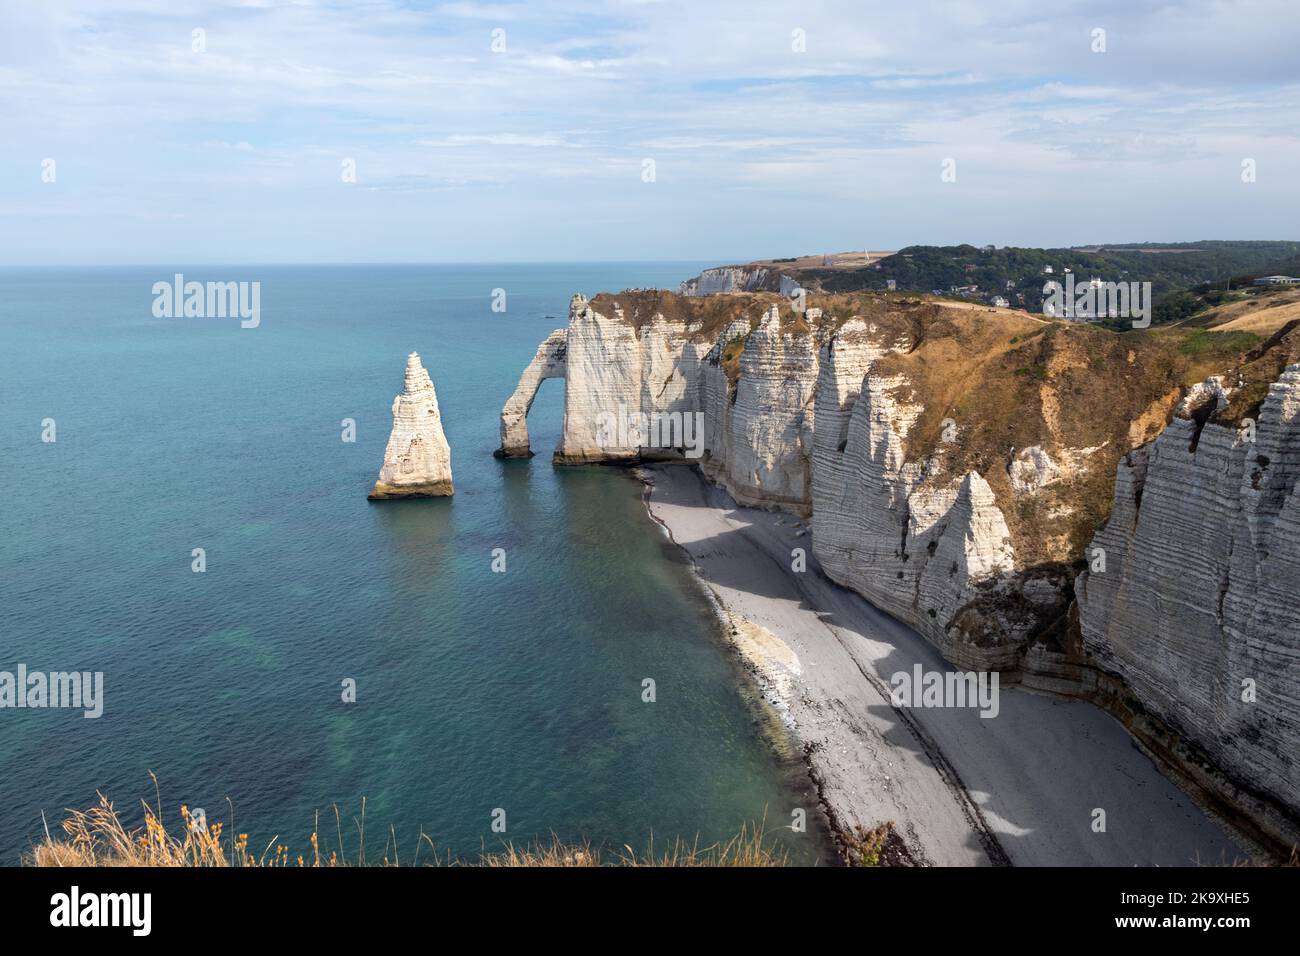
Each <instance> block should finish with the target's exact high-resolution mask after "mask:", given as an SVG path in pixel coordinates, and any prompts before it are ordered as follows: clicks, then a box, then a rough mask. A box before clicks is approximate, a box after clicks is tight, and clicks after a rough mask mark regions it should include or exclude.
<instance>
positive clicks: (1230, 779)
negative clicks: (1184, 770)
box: [1075, 365, 1300, 841]
mask: <svg viewBox="0 0 1300 956" xmlns="http://www.w3.org/2000/svg"><path fill="white" fill-rule="evenodd" d="M1231 401H1232V400H1231V397H1230V395H1229V394H1227V393H1225V390H1224V388H1223V385H1222V382H1221V381H1219V380H1217V379H1211V380H1209V381H1207V382H1206V383H1205V385H1204V386H1202V387H1200V388H1198V389H1194V390H1193V392H1192V393H1191V394H1190V395H1189V397H1188V400H1187V401H1186V402H1184V403H1183V405H1182V406H1180V408H1179V409H1178V416H1177V417H1175V418H1174V420H1173V421H1171V422H1170V423H1169V426H1168V427H1167V428H1165V430H1164V431H1163V432H1162V433H1161V434H1160V436H1159V437H1158V438H1156V440H1155V441H1153V442H1152V443H1151V444H1149V445H1146V446H1144V447H1141V448H1138V449H1135V450H1134V451H1133V452H1131V453H1130V454H1129V455H1127V456H1126V457H1125V458H1124V460H1123V461H1122V462H1121V464H1120V466H1119V470H1118V476H1117V480H1116V483H1115V496H1114V502H1113V505H1112V508H1111V514H1110V518H1109V520H1108V521H1107V522H1106V524H1105V525H1104V527H1102V529H1101V530H1100V531H1099V532H1098V533H1097V536H1096V537H1095V538H1094V540H1093V542H1092V549H1091V552H1092V553H1093V555H1094V560H1093V561H1092V562H1091V564H1090V566H1089V568H1088V569H1087V570H1085V571H1084V572H1083V573H1081V574H1080V575H1079V577H1078V580H1077V581H1076V583H1075V595H1076V600H1077V602H1078V610H1079V625H1080V629H1081V632H1082V638H1083V651H1084V654H1085V655H1086V657H1087V658H1088V659H1089V660H1090V663H1091V664H1092V665H1093V666H1095V667H1097V668H1099V669H1100V670H1101V671H1102V672H1103V673H1104V674H1105V675H1108V676H1113V677H1116V678H1118V679H1119V680H1120V681H1122V682H1123V684H1124V685H1125V686H1126V687H1127V688H1128V692H1129V693H1130V694H1131V695H1132V697H1133V698H1134V699H1135V703H1136V704H1137V705H1139V706H1140V708H1141V709H1143V710H1145V711H1146V712H1148V714H1149V715H1150V716H1153V717H1155V718H1157V719H1158V721H1159V723H1160V724H1162V725H1163V726H1164V727H1165V728H1167V732H1168V734H1170V735H1172V736H1175V737H1176V738H1177V742H1176V743H1175V744H1174V746H1177V747H1179V748H1181V749H1183V750H1184V751H1186V752H1187V756H1188V757H1189V760H1188V762H1189V763H1194V760H1196V759H1198V760H1199V761H1200V762H1201V763H1202V764H1203V766H1200V767H1197V768H1196V769H1195V770H1194V771H1193V772H1195V774H1196V776H1197V777H1198V778H1199V779H1200V780H1201V782H1206V781H1210V782H1211V783H1212V784H1213V785H1214V786H1215V787H1217V789H1219V791H1220V792H1221V793H1222V794H1223V795H1224V796H1225V797H1226V798H1227V799H1228V801H1229V802H1231V803H1232V804H1233V805H1234V806H1237V807H1241V806H1243V805H1245V806H1247V807H1249V815H1251V816H1252V817H1254V818H1255V820H1256V821H1257V822H1258V823H1259V824H1260V825H1261V826H1262V827H1263V828H1264V829H1265V831H1266V832H1268V833H1270V835H1273V836H1275V837H1276V838H1278V839H1280V840H1283V841H1285V840H1287V839H1290V840H1292V841H1294V840H1295V839H1297V829H1296V827H1295V822H1294V820H1293V819H1290V817H1291V814H1292V813H1293V811H1294V809H1295V808H1296V807H1298V806H1300V588H1297V584H1300V495H1298V494H1297V493H1296V479H1297V478H1298V477H1300V365H1292V366H1290V367H1289V368H1287V369H1286V371H1285V372H1283V374H1282V375H1281V377H1280V378H1279V379H1278V381H1277V382H1276V383H1274V384H1273V385H1272V387H1271V388H1270V390H1269V394H1268V397H1267V399H1266V400H1265V401H1264V403H1263V405H1262V407H1261V408H1260V410H1259V413H1258V420H1257V421H1252V422H1250V423H1243V425H1241V426H1238V427H1229V426H1225V425H1221V424H1216V423H1213V422H1204V423H1203V422H1202V421H1198V419H1200V418H1202V417H1203V415H1204V414H1206V413H1210V414H1213V413H1214V412H1217V411H1220V410H1221V409H1222V408H1223V407H1224V406H1226V405H1230V404H1231ZM1096 556H1102V557H1104V563H1103V562H1099V561H1097V560H1096ZM1193 751H1194V752H1195V753H1194V754H1193ZM1209 768H1214V769H1215V770H1219V771H1222V774H1221V775H1219V777H1220V778H1219V779H1217V780H1215V779H1213V778H1214V777H1215V776H1216V775H1215V774H1213V773H1212V772H1207V771H1208V770H1209Z"/></svg>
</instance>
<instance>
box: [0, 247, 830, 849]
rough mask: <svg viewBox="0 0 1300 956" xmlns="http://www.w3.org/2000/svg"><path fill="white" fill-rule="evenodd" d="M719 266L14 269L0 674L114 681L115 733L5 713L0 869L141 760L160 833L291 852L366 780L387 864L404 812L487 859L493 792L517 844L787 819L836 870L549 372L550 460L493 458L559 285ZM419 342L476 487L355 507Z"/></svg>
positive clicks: (119, 782)
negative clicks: (183, 298) (222, 293)
mask: <svg viewBox="0 0 1300 956" xmlns="http://www.w3.org/2000/svg"><path fill="white" fill-rule="evenodd" d="M701 265H702V264H699V263H676V264H673V263H668V264H665V263H654V264H607V265H581V266H577V265H565V266H556V265H546V266H520V265H512V266H493V265H478V266H459V265H458V266H391V267H380V266H353V267H323V268H322V267H289V266H282V267H202V268H201V267H188V268H173V267H170V266H166V267H153V268H143V267H130V268H102V269H77V270H70V269H39V270H14V269H5V270H0V499H2V500H3V504H2V505H0V671H14V670H16V668H17V665H18V664H19V663H23V664H26V665H27V666H28V668H29V669H31V670H46V671H50V670H74V669H75V670H88V671H103V672H104V675H105V676H104V682H105V688H104V697H105V710H104V716H103V717H102V718H101V719H99V720H87V719H85V718H83V717H82V716H81V713H80V712H79V711H55V710H43V711H38V710H13V709H3V710H0V864H6V865H8V864H13V863H16V862H17V861H18V859H19V855H20V854H21V853H22V851H24V850H26V849H27V848H29V847H30V845H31V843H32V842H33V841H34V840H35V839H37V837H38V836H39V835H40V833H41V828H42V821H41V812H42V811H45V813H46V815H47V817H48V818H49V819H50V821H51V825H53V824H54V823H56V822H57V821H58V820H59V819H61V817H62V810H63V808H65V807H84V806H86V805H88V804H90V803H91V802H93V800H94V799H95V792H96V791H97V790H101V791H104V792H105V793H107V794H109V795H110V796H111V797H112V798H113V799H114V800H115V801H116V802H117V804H118V806H119V807H123V808H131V809H132V810H133V815H135V814H134V808H135V807H138V805H139V801H140V799H142V798H145V797H149V798H152V796H153V785H152V783H151V782H150V780H149V777H148V775H147V772H148V771H150V770H152V771H153V772H154V773H155V774H157V777H158V779H159V781H160V783H161V786H162V800H163V806H164V810H166V811H167V812H168V813H170V814H172V815H175V813H176V810H177V808H178V807H179V805H180V804H181V803H186V804H188V805H189V806H191V807H203V808H204V809H205V810H206V811H207V814H208V817H209V820H214V819H218V818H220V819H222V820H226V821H229V808H228V806H227V804H226V798H227V797H229V798H230V799H231V800H232V801H233V802H234V808H235V811H234V812H235V818H234V825H233V828H232V827H231V826H230V825H229V823H227V829H228V832H229V831H230V830H231V829H234V830H237V831H241V832H249V833H250V834H251V835H252V839H251V841H250V842H251V843H252V844H253V845H255V846H259V845H265V843H266V842H267V841H269V840H270V839H271V838H272V837H273V836H276V835H279V836H280V838H281V840H282V841H284V842H287V843H288V844H289V845H290V846H291V848H292V849H293V850H294V851H295V852H297V851H298V850H299V849H302V850H305V849H306V837H307V835H308V834H309V833H310V830H311V825H312V821H313V814H314V811H315V810H317V809H320V810H321V811H322V812H324V811H326V810H328V808H329V807H330V805H332V804H337V805H338V806H339V807H340V809H341V811H342V812H343V814H344V820H345V823H346V822H347V821H348V819H349V818H350V817H351V816H353V815H355V814H357V813H358V812H359V810H360V806H361V798H362V797H363V796H365V797H366V798H367V805H366V818H367V831H368V837H367V842H368V845H369V847H370V850H371V853H370V855H371V856H372V857H373V856H374V855H375V853H374V851H375V850H376V849H377V848H379V847H380V846H382V844H383V842H384V837H385V836H386V835H387V833H388V828H389V827H390V826H391V827H392V830H393V832H394V833H395V834H396V837H397V840H398V845H399V847H400V848H401V850H402V854H403V857H404V858H409V856H410V853H411V851H412V850H413V849H414V844H415V840H416V835H417V834H418V833H419V831H420V830H423V832H424V833H426V834H428V835H429V836H430V837H431V838H432V839H433V841H434V842H435V844H436V846H437V847H438V849H439V850H440V851H442V852H444V853H446V852H451V853H453V854H468V855H473V854H475V853H477V851H478V850H479V849H480V848H481V847H484V846H486V847H488V848H492V847H494V846H497V845H499V843H500V841H501V839H502V836H501V835H499V834H495V833H493V832H492V830H491V827H490V824H491V814H492V811H493V810H494V809H495V808H503V809H504V810H505V811H506V820H507V824H508V830H507V833H506V834H505V837H506V838H509V839H511V840H513V841H515V842H527V841H529V840H531V839H533V838H535V837H546V836H548V835H549V834H550V833H555V834H557V835H558V836H560V837H562V838H566V839H568V838H578V837H589V838H591V839H593V840H595V841H596V842H601V843H605V844H608V845H610V846H613V847H619V846H622V845H623V844H624V843H628V844H631V845H633V846H643V845H644V844H645V841H646V839H647V838H648V837H649V836H650V834H651V833H653V834H654V836H655V840H656V843H662V842H664V841H665V840H668V839H671V838H673V837H677V836H682V837H688V838H692V839H693V838H695V837H696V836H698V837H699V838H700V839H701V840H702V841H703V842H710V841H713V840H716V839H718V838H720V837H726V836H729V835H731V834H732V833H734V832H735V831H736V829H737V828H738V827H739V826H740V824H742V823H745V822H749V821H753V820H756V819H759V818H762V817H763V816H764V815H766V817H767V819H768V822H769V829H770V830H771V831H772V832H774V833H775V834H776V835H777V838H778V839H779V840H781V841H782V843H783V844H784V845H785V846H786V847H788V848H789V850H790V851H791V853H792V854H793V856H794V858H795V859H797V860H799V861H801V862H811V861H814V860H816V859H818V858H819V856H820V855H821V852H822V848H823V842H822V837H821V835H820V834H819V833H818V832H813V833H811V834H805V835H794V834H790V833H789V832H788V831H782V830H780V829H779V827H780V825H782V824H787V823H788V822H789V820H790V816H789V814H790V810H791V808H793V807H797V806H802V807H806V808H808V810H809V818H810V820H812V819H814V818H815V817H816V814H815V813H814V812H813V810H812V808H813V807H814V806H815V799H814V796H813V795H812V794H811V793H810V792H809V791H808V787H807V782H806V779H805V778H804V776H803V774H802V772H801V768H800V765H799V761H798V760H797V759H796V756H795V755H794V754H791V753H788V752H786V750H787V748H786V747H785V746H784V745H783V743H782V739H781V735H780V734H779V733H773V727H772V722H771V720H770V718H768V717H767V716H765V715H764V713H763V712H762V711H761V710H760V709H759V708H758V707H756V706H755V705H754V704H753V702H752V700H751V699H750V698H749V696H748V692H747V690H746V687H745V682H744V679H743V675H742V674H741V673H740V671H739V668H738V666H737V665H736V663H735V662H734V661H733V659H732V658H731V656H730V654H729V652H728V651H727V650H726V648H725V646H724V645H723V643H722V641H721V640H720V638H719V636H718V634H717V630H716V625H715V624H714V622H713V618H712V614H711V612H710V610H709V608H708V607H707V605H706V604H705V602H704V600H703V598H702V597H701V596H700V595H699V593H698V590H697V588H696V587H695V585H694V583H693V582H692V581H691V578H690V574H689V571H688V570H687V569H686V568H685V567H684V566H683V565H682V563H681V561H680V559H679V558H678V557H677V556H676V555H675V553H674V551H673V549H672V548H671V546H670V545H668V544H667V542H666V541H665V540H664V538H663V537H662V535H661V534H660V532H659V531H658V529H657V528H656V527H655V526H654V525H653V523H652V522H651V521H650V520H649V518H648V517H647V516H646V514H645V511H644V508H643V506H642V503H641V500H640V486H639V484H638V483H637V482H635V481H634V480H632V479H631V478H630V477H629V476H628V475H627V474H626V473H624V472H622V471H620V470H618V469H613V468H599V467H592V468H556V467H554V466H553V465H552V464H551V461H550V452H551V450H552V449H553V448H554V447H555V445H556V443H557V441H558V438H559V432H560V423H561V417H562V410H563V383H562V382H559V381H553V382H548V383H546V384H545V385H544V386H543V388H542V391H541V394H540V395H539V397H538V400H537V403H536V405H535V406H534V408H533V412H532V415H531V416H530V426H529V427H530V432H531V435H532V443H533V449H534V451H536V452H538V455H537V457H536V458H534V459H533V460H532V461H529V462H502V461H498V460H496V459H494V458H493V457H492V451H493V449H494V448H496V447H497V445H498V425H497V421H498V413H499V411H500V408H501V405H502V403H503V402H504V401H505V399H506V397H507V396H508V395H509V394H510V392H511V390H512V389H513V387H514V385H515V382H516V380H517V378H518V376H519V373H520V372H521V371H522V369H523V368H524V366H525V365H526V364H527V362H528V360H529V359H530V358H531V357H532V354H533V352H534V350H535V349H536V346H537V344H538V343H539V342H540V341H541V339H542V338H543V337H544V336H545V334H546V333H547V332H549V331H550V330H552V329H554V328H559V327H561V326H562V325H564V323H565V319H566V315H567V305H568V299H569V296H570V294H571V293H573V292H577V291H581V292H584V293H587V294H592V293H595V292H597V291H601V290H611V289H621V288H625V287H632V286H667V287H673V286H675V284H676V283H677V282H678V281H679V280H681V279H682V278H685V277H686V276H688V275H692V274H694V273H695V272H697V271H698V269H699V268H700V266H701ZM175 271H183V272H184V274H185V277H186V279H187V280H188V279H192V280H199V281H206V280H247V281H252V280H257V281H260V282H261V308H262V317H261V325H260V327H258V328H256V329H241V328H240V327H239V325H238V322H237V320H233V319H197V318H191V319H158V318H154V317H153V315H152V314H151V304H152V301H153V296H152V293H151V291H150V290H151V286H152V285H153V283H154V282H156V281H160V280H163V281H167V280H170V278H171V276H172V274H173V273H174V272H175ZM496 288H502V289H505V290H506V295H507V311H506V312H505V313H504V314H499V313H493V312H492V311H491V308H490V307H491V303H492V290H493V289H496ZM411 350H415V351H418V352H419V353H420V355H421V356H422V358H423V360H424V364H425V366H426V368H428V370H429V372H430V374H431V375H432V377H433V380H434V382H435V384H436V386H437V389H438V397H439V402H440V404H441V407H442V414H443V421H444V423H445V427H446V432H447V437H448V439H449V441H450V443H451V446H452V452H453V458H452V464H453V468H454V472H455V484H456V495H455V497H454V498H453V499H450V500H433V501H413V502H384V503H371V502H367V500H366V498H365V495H366V492H367V491H368V490H369V487H370V485H371V484H372V483H373V481H374V478H375V476H376V473H377V471H378V468H379V465H380V462H381V460H382V457H383V450H384V445H385V442H386V441H387V437H388V431H389V427H390V425H391V417H390V406H391V403H392V399H393V397H394V395H396V394H397V392H398V391H400V389H401V385H402V371H403V367H404V363H405V358H406V354H407V352H409V351H411ZM47 418H52V419H54V421H55V423H56V429H57V432H56V435H57V441H55V442H54V443H46V442H42V440H41V433H42V421H43V420H44V419H47ZM345 418H352V419H355V420H356V429H357V437H356V442H355V443H352V444H349V443H345V442H343V441H342V440H341V432H342V427H341V424H340V423H341V421H342V420H343V419H345ZM199 547H201V548H204V549H205V550H206V554H207V571H206V572H205V573H202V574H196V573H193V572H192V571H191V560H192V558H191V551H192V550H193V549H194V548H199ZM495 548H503V549H505V552H506V556H507V557H506V561H507V571H506V573H505V574H494V573H492V571H491V555H492V551H493V549H495ZM647 677H649V678H653V679H654V680H655V682H656V691H657V701H656V702H655V703H652V704H648V703H644V702H643V701H642V699H641V689H642V680H643V679H644V678H647ZM344 678H353V679H355V680H356V681H357V687H358V701H357V703H356V704H353V705H345V704H343V703H342V701H341V699H340V698H341V681H342V680H343V679H344ZM331 816H332V815H331ZM259 841H260V842H259ZM354 842H355V841H354V840H352V839H350V838H349V845H350V846H353V845H354Z"/></svg>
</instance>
